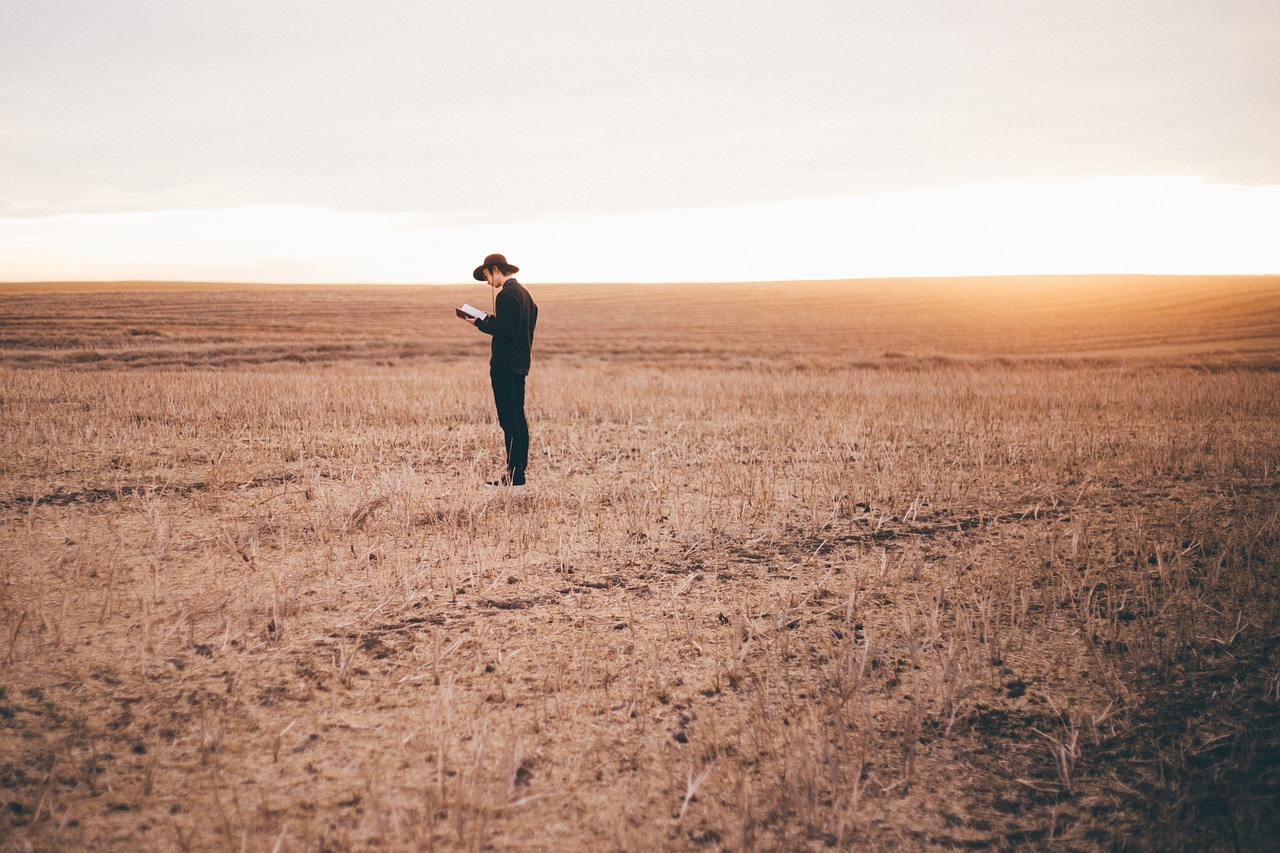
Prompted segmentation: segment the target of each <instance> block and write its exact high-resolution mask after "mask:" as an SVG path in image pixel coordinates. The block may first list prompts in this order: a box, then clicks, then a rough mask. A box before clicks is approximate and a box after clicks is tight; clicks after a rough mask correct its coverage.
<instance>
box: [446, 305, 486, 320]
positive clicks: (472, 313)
mask: <svg viewBox="0 0 1280 853" xmlns="http://www.w3.org/2000/svg"><path fill="white" fill-rule="evenodd" d="M453 313H455V314H457V315H458V316H459V317H461V318H462V319H464V320H465V319H467V318H468V317H471V318H474V319H476V320H483V319H484V318H485V317H488V316H489V315H488V314H486V313H484V312H483V311H481V310H480V309H479V308H476V307H475V306H474V305H467V304H466V303H463V305H462V307H461V308H454V309H453Z"/></svg>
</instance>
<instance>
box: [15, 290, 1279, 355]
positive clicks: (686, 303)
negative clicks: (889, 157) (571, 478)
mask: <svg viewBox="0 0 1280 853" xmlns="http://www.w3.org/2000/svg"><path fill="white" fill-rule="evenodd" d="M534 286H535V287H536V289H537V293H538V299H539V300H540V304H543V305H545V306H546V308H547V310H546V311H545V313H544V319H543V321H542V327H541V328H540V330H539V331H540V340H539V355H540V356H541V357H542V358H543V359H547V360H561V359H565V358H575V359H586V360H620V361H634V360H641V361H645V362H650V363H651V362H654V361H655V360H662V359H667V360H671V361H682V360H690V361H693V360H697V359H709V360H712V361H718V362H721V363H723V361H724V360H725V359H729V360H732V361H733V362H734V364H735V365H737V364H744V363H745V364H763V363H764V362H766V361H770V360H772V361H774V362H776V363H779V364H785V365H793V364H797V363H799V364H821V365H823V366H829V367H840V366H850V365H851V364H858V363H865V362H868V361H872V362H880V361H883V360H886V359H901V358H921V357H947V358H956V359H975V358H991V357H1022V358H1026V357H1039V358H1063V357H1067V358H1080V357H1088V358H1093V359H1099V358H1131V357H1135V356H1136V357H1143V358H1147V357H1156V358H1161V359H1169V358H1175V359H1176V358H1179V357H1181V358H1184V359H1185V360H1194V361H1196V363H1201V362H1204V361H1206V360H1208V361H1212V362H1214V363H1220V362H1226V363H1232V364H1238V363H1242V362H1248V363H1272V362H1273V361H1274V359H1275V354H1276V353H1277V352H1280V277H1233V278H1207V277H1189V278H1161V277H1140V276H1100V277H1047V278H1005V279H921V280H916V279H902V280H898V279H892V280H878V281H838V282H783V283H760V284H725V285H703V284H697V285H694V284H683V285H536V284H535V285H534ZM0 295H3V296H4V299H3V301H0V358H3V360H4V362H5V363H13V364H27V365H32V364H48V365H51V366H52V365H59V364H76V363H80V364H85V363H89V364H93V363H97V364H100V366H103V367H115V366H141V365H147V366H198V365H214V366H228V365H236V364H254V363H268V362H273V361H302V362H307V363H322V362H340V361H350V360H356V361H366V362H367V361H379V360H381V361H391V362H396V363H399V362H404V361H413V360H421V359H427V360H431V361H433V362H438V361H439V360H441V359H454V358H468V359H470V358H472V357H473V356H474V354H475V352H476V351H478V350H479V349H482V343H483V342H481V341H478V340H477V339H476V336H475V335H474V334H468V333H469V332H471V331H472V330H470V329H468V328H467V327H466V326H465V325H463V324H461V323H457V322H455V318H454V317H453V315H452V313H451V307H452V306H453V305H456V304H458V303H460V302H463V301H468V300H469V301H471V302H473V303H475V302H484V301H485V300H487V299H488V298H489V295H488V292H487V288H486V287H485V286H484V285H478V284H477V285H467V286H458V287H409V286H399V287H386V286H383V287H353V286H332V287H309V286H297V287H267V286H246V285H218V286H213V285H180V284H170V285H166V284H163V283H145V284H136V283H134V284H130V283H121V284H97V285H89V284H48V285H39V284H32V285H18V284H0Z"/></svg>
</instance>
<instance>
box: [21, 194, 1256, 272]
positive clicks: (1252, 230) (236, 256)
mask: <svg viewBox="0 0 1280 853" xmlns="http://www.w3.org/2000/svg"><path fill="white" fill-rule="evenodd" d="M472 218H475V217H469V216H467V215H459V216H455V217H451V218H449V219H445V218H442V217H430V216H426V215H421V214H409V213H401V214H394V213H344V212H338V211H332V210H324V209H315V208H299V207H291V206H285V205H264V206H257V207H249V208H239V209H231V210H214V211H159V212H150V213H147V212H142V213H120V214H100V215H77V216H57V217H48V218H36V219H12V218H11V219H0V245H3V246H4V247H5V255H6V264H5V266H4V268H3V270H0V275H2V276H3V277H4V279H6V280H9V281H39V280H70V279H107V280H121V279H186V280H197V281H259V282H305V281H315V282H334V283H339V282H353V283H363V282H385V283H417V282H449V281H456V280H459V279H465V278H466V276H467V274H468V273H469V271H470V269H471V267H472V266H474V259H475V258H476V257H483V256H484V254H486V253H487V251H489V250H490V249H492V247H495V246H497V247H502V248H503V251H505V252H506V253H507V254H508V255H509V256H510V257H512V258H518V259H520V264H521V265H522V266H523V267H524V269H525V270H526V273H525V277H526V278H527V279H528V280H531V281H558V282H610V281H612V282H618V281H650V282H670V281H776V280H787V279H833V278H869V277H889V276H899V277H904V276H973V275H1017V274H1029V273H1036V274H1068V273H1072V274H1078V273H1099V272H1107V273H1181V274H1211V273H1220V274H1221V273H1237V274H1239V273H1245V274H1249V273H1252V274H1259V273H1267V272H1273V271H1275V270H1280V240H1276V239H1274V235H1276V234H1280V187H1276V186H1257V187H1243V186H1217V185H1213V184H1209V183H1206V182H1203V181H1199V180H1193V179H1184V178H1141V179H1110V180H1092V181H1070V182H1060V183H1047V184H1028V185H1008V186H1006V185H979V186H970V187H958V188H954V189H949V190H928V191H926V190H922V191H915V192H905V193H889V194H883V195H876V196H868V197H864V198H837V199H824V200H815V201H800V202H787V203H776V204H760V205H749V206H742V207H733V208H720V209H712V210H692V211H684V212H668V213H648V214H633V215H626V216H607V217H593V218H589V219H565V220H537V221H529V222H517V223H509V224H497V225H495V224H469V222H468V220H469V219H472Z"/></svg>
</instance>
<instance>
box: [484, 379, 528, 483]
mask: <svg viewBox="0 0 1280 853" xmlns="http://www.w3.org/2000/svg"><path fill="white" fill-rule="evenodd" d="M489 380H490V381H491V382H492V383H493V402H494V405H496V406H497V407H498V423H499V425H501V426H502V435H503V437H504V438H505V439H506V445H507V476H508V477H509V478H510V479H511V482H512V483H514V484H516V485H521V484H523V483H524V469H525V468H526V467H528V465H529V422H528V421H527V420H525V417H524V376H523V375H522V374H519V373H516V372H515V371H513V370H503V369H502V368H500V367H499V368H490V369H489Z"/></svg>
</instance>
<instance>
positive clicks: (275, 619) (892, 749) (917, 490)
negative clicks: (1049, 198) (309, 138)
mask: <svg viewBox="0 0 1280 853" xmlns="http://www.w3.org/2000/svg"><path fill="white" fill-rule="evenodd" d="M529 286H530V290H531V291H532V292H533V294H534V296H535V298H536V299H537V300H538V302H539V305H540V307H541V315H540V325H539V330H538V340H537V343H536V347H535V365H534V371H533V374H532V376H531V378H530V384H529V405H528V409H529V414H530V421H531V425H532V430H533V455H532V462H531V466H530V472H529V476H530V480H531V486H530V487H528V488H526V489H524V490H520V491H516V492H514V493H512V492H494V491H492V490H486V489H485V488H484V487H483V486H482V482H483V480H484V479H485V478H487V477H491V476H492V475H494V474H495V473H497V472H498V470H499V467H500V451H501V439H500V433H499V431H498V429H497V426H496V424H495V421H494V416H493V411H492V410H493V404H492V398H491V396H490V393H489V388H488V377H487V366H486V359H487V340H488V339H487V338H484V337H483V336H482V335H480V334H478V333H476V332H475V330H473V329H471V328H470V327H468V326H466V325H465V324H464V323H462V322H461V321H459V320H456V319H454V318H453V316H452V311H451V308H452V306H453V305H455V304H458V303H460V302H462V301H470V302H472V303H473V304H477V305H482V304H487V303H486V300H487V298H488V296H487V293H486V291H485V288H483V286H480V285H473V286H469V287H436V288H430V287H422V288H413V287H378V288H373V287H370V288H359V287H328V288H324V287H293V288H290V287H247V286H239V287H237V286H218V285H208V286H201V285H142V284H127V283H124V284H118V285H93V286H89V285H25V286H24V285H4V286H0V428H2V430H3V432H2V435H3V441H4V453H3V454H2V455H0V549H2V551H0V552H2V553H3V559H2V562H0V850H6V851H7V850H14V851H18V850H53V849H66V850H74V849H95V850H307V851H322V850H334V851H337V850H351V849H370V848H379V849H388V850H402V849H408V850H432V849H441V850H454V849H458V850H512V849H514V850H548V851H551V850H578V849H587V850H601V851H604V850H609V851H613V850H627V851H631V850H635V851H644V850H744V851H745V850H824V849H829V848H835V849H847V848H853V847H870V848H873V849H904V850H916V849H924V848H934V849H1008V848H1018V847H1024V848H1046V847H1052V848H1055V849H1065V850H1098V849H1139V850H1143V849H1169V848H1171V849H1222V850H1237V849H1266V848H1268V847H1271V848H1274V847H1275V846H1276V845H1277V844H1280V842H1278V841H1277V839H1278V838H1280V818H1278V817H1277V815H1278V814H1280V611H1278V610H1277V606H1278V604H1280V575H1278V572H1280V279H1277V278H1217V279H1212V278H1196V279H1192V278H1117V277H1103V278H1048V279H989V280H952V281H861V282H859V281H855V282H820V283H779V284H760V285H683V286H644V285H627V286H594V287H592V286H566V285H560V286H551V285H541V286H540V285H538V284H537V282H536V280H535V279H532V278H531V279H530V281H529Z"/></svg>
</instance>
